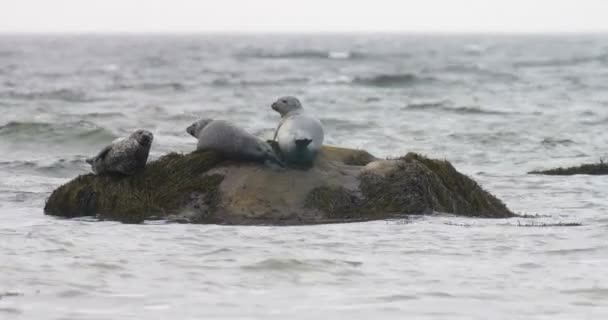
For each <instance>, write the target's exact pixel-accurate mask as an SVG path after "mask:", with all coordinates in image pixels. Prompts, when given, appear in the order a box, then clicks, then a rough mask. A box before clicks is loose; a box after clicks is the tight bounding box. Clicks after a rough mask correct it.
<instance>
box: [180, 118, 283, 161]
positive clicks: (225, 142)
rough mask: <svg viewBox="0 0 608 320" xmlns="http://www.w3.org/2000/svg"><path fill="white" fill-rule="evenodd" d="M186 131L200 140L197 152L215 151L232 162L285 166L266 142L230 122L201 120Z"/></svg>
mask: <svg viewBox="0 0 608 320" xmlns="http://www.w3.org/2000/svg"><path fill="white" fill-rule="evenodd" d="M186 131H187V132H188V133H189V134H190V135H192V136H193V137H195V138H197V139H198V144H197V146H196V149H197V150H214V151H217V152H219V153H220V154H222V155H223V156H224V157H226V158H228V159H232V160H248V161H256V162H266V161H269V162H270V163H274V164H277V165H279V166H281V167H283V166H284V164H283V161H281V160H280V159H279V158H278V157H277V155H276V154H275V152H274V150H273V149H272V147H271V146H270V145H269V144H268V143H267V142H266V141H263V140H262V139H260V138H258V137H256V136H254V135H252V134H250V133H248V132H247V131H245V130H243V129H241V128H239V127H237V126H235V125H233V124H232V123H230V122H228V121H225V120H213V119H201V120H199V121H197V122H195V123H193V124H192V125H190V126H189V127H188V128H187V129H186Z"/></svg>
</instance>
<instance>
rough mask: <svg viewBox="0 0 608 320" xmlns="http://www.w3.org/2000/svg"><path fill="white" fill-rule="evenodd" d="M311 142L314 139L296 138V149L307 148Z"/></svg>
mask: <svg viewBox="0 0 608 320" xmlns="http://www.w3.org/2000/svg"><path fill="white" fill-rule="evenodd" d="M311 142H312V139H306V138H304V139H296V140H295V143H296V149H298V150H302V149H306V148H307V147H308V145H309V144H310V143H311Z"/></svg>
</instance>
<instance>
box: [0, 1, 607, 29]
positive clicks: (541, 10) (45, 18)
mask: <svg viewBox="0 0 608 320" xmlns="http://www.w3.org/2000/svg"><path fill="white" fill-rule="evenodd" d="M197 31H211V32H215V31H224V32H240V31H245V32H318V31H332V32H357V31H415V32H597V31H608V0H299V1H294V0H0V32H197Z"/></svg>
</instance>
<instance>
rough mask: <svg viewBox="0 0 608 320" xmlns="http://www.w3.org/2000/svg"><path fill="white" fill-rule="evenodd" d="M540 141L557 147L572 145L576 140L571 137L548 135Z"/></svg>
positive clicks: (545, 144) (547, 145)
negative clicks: (562, 137) (561, 137)
mask: <svg viewBox="0 0 608 320" xmlns="http://www.w3.org/2000/svg"><path fill="white" fill-rule="evenodd" d="M540 143H541V144H542V145H544V146H546V147H557V146H570V145H573V144H574V143H575V142H574V141H573V140H570V139H557V138H551V137H547V138H544V139H543V140H542V141H541V142H540Z"/></svg>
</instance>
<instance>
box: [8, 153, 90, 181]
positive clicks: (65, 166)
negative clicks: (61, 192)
mask: <svg viewBox="0 0 608 320" xmlns="http://www.w3.org/2000/svg"><path fill="white" fill-rule="evenodd" d="M85 158H86V157H84V156H78V157H76V158H74V159H57V160H51V161H48V160H36V161H28V160H16V161H0V168H2V169H8V170H10V171H11V172H15V171H22V172H30V173H31V172H35V173H38V174H41V175H44V176H52V177H69V176H72V175H74V172H79V171H83V169H85V168H87V167H88V164H87V163H86V161H85Z"/></svg>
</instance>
